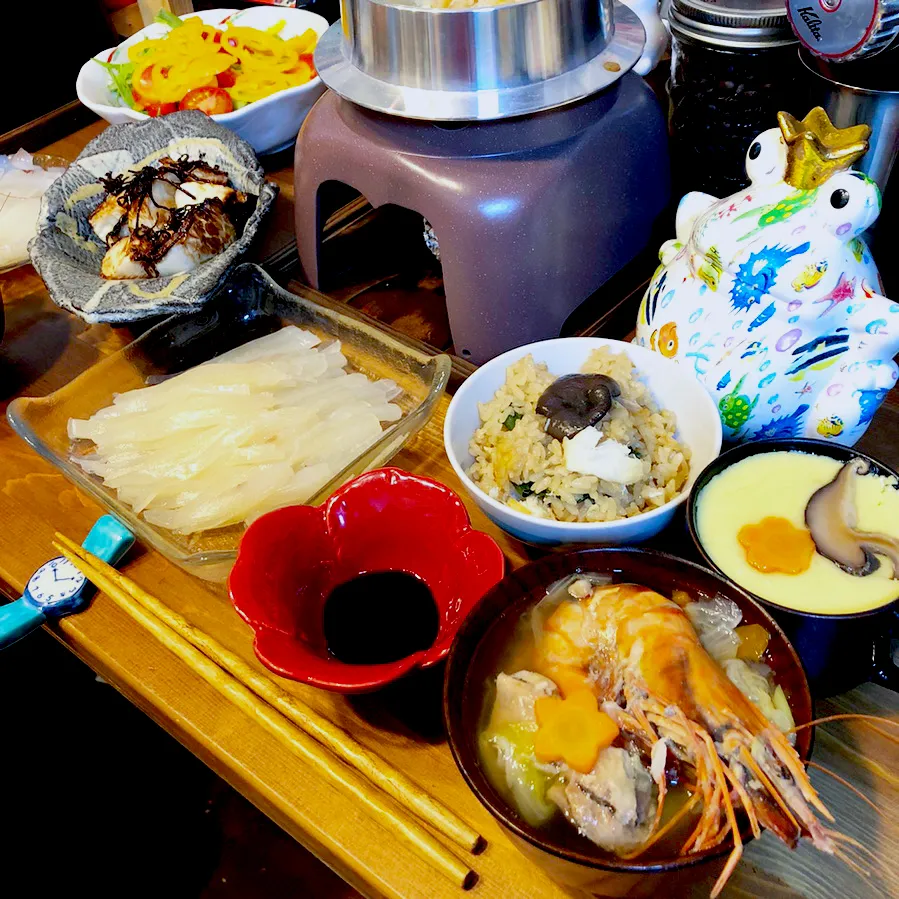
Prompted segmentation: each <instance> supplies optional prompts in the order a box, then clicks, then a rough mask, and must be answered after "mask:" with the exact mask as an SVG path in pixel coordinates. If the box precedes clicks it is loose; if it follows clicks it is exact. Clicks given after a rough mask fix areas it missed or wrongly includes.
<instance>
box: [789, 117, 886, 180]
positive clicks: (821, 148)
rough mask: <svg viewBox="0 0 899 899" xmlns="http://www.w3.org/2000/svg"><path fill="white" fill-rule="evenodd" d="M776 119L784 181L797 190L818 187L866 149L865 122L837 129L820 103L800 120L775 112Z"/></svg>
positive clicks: (868, 130) (868, 131)
mask: <svg viewBox="0 0 899 899" xmlns="http://www.w3.org/2000/svg"><path fill="white" fill-rule="evenodd" d="M777 122H778V124H779V125H780V130H781V133H782V134H783V138H784V140H785V141H786V143H787V171H786V175H785V176H784V181H786V182H787V184H789V185H790V186H791V187H795V188H796V189H797V190H812V188H815V187H818V186H820V185H821V184H823V183H824V182H825V181H827V179H828V178H830V177H831V176H832V175H835V174H836V173H837V172H842V171H843V170H844V169H848V168H849V166H851V165H852V163H853V162H855V160H856V159H859V158H861V157H862V156H864V155H865V153H867V152H868V138H869V137H870V136H871V129H870V128H869V127H868V126H867V125H853V126H852V127H851V128H837V127H836V126H835V125H834V124H833V122H831V120H830V118H829V117H828V115H827V113H826V112H825V111H824V110H823V109H822V108H821V107H820V106H816V107H815V108H814V109H813V110H812V111H811V112H810V113H809V114H808V115H807V116H806V117H805V118H804V119H802V121H800V120H799V119H797V118H795V117H794V116H791V115H790V114H789V113H788V112H779V113H778V114H777Z"/></svg>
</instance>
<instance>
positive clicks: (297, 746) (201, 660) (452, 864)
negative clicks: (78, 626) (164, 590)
mask: <svg viewBox="0 0 899 899" xmlns="http://www.w3.org/2000/svg"><path fill="white" fill-rule="evenodd" d="M56 536H57V539H58V541H59V542H55V543H54V544H53V546H54V547H55V548H56V549H57V550H58V551H59V552H61V553H62V555H64V556H65V557H66V558H67V559H68V560H69V561H70V562H72V564H74V565H75V566H76V567H78V568H79V569H80V570H81V571H82V572H83V573H84V575H85V576H86V577H87V578H88V579H89V580H90V581H92V582H93V583H94V584H95V585H96V586H97V587H99V588H100V589H101V590H102V591H103V593H105V594H106V595H107V596H108V597H109V598H110V599H112V600H113V601H114V602H115V603H116V604H117V605H118V606H119V607H120V608H122V609H123V610H124V611H125V612H126V613H127V614H128V615H130V616H131V617H132V618H133V619H134V620H135V621H137V622H138V623H139V624H140V625H141V626H143V627H144V628H145V629H146V630H148V631H149V632H150V633H152V634H153V635H154V636H155V637H156V638H157V639H158V640H159V642H160V643H162V644H163V646H165V647H166V648H167V649H169V650H170V651H171V652H173V653H174V654H175V655H177V656H178V657H179V658H180V659H182V660H183V661H184V662H186V663H187V664H188V665H189V666H190V668H191V669H192V670H193V671H194V672H195V673H196V674H198V675H199V676H200V677H202V678H203V680H205V681H206V682H207V683H208V684H210V686H212V687H214V688H215V689H216V690H218V691H219V693H221V694H222V695H223V696H225V697H226V698H227V699H229V700H230V701H231V702H233V703H234V704H235V705H236V706H237V707H238V708H240V709H241V710H243V711H244V712H246V713H247V714H248V715H249V716H250V717H252V718H253V719H255V720H256V721H258V722H259V723H260V724H261V725H262V726H263V727H265V728H266V729H267V730H268V731H269V732H270V733H272V734H273V735H274V736H275V737H277V739H278V740H279V741H280V742H281V743H282V744H284V745H285V746H286V747H287V748H288V749H290V750H291V751H292V752H294V753H295V754H296V755H298V756H300V757H301V758H302V759H303V760H304V761H305V762H307V763H308V764H310V765H311V766H312V767H314V768H316V769H317V770H318V771H319V772H321V773H322V774H324V775H325V776H327V777H328V778H329V779H330V780H331V781H332V782H333V783H334V784H335V786H337V787H338V788H339V789H340V790H341V791H342V792H344V793H346V794H347V795H348V796H350V797H351V798H353V799H355V800H357V801H358V802H359V803H360V804H361V805H362V806H363V807H364V809H365V810H366V811H367V812H368V813H369V815H370V816H371V817H372V818H373V819H374V820H375V821H377V822H378V823H380V824H382V825H383V826H384V827H386V828H387V829H389V830H391V831H393V832H394V833H395V834H397V835H398V836H399V837H400V838H401V839H403V840H404V841H405V842H406V843H407V844H408V845H409V846H410V848H411V849H413V850H414V851H415V852H416V853H417V854H418V855H419V856H420V857H421V858H423V859H424V860H425V861H427V862H428V863H429V864H431V866H432V867H434V868H436V869H437V870H438V871H440V873H442V874H443V875H445V876H446V877H448V878H449V879H450V880H451V881H452V882H453V883H455V884H456V885H457V886H459V887H461V888H462V889H463V890H467V889H471V887H473V886H474V885H475V883H477V880H478V875H477V874H476V873H475V872H474V871H473V870H471V868H470V867H469V866H468V865H466V864H464V863H463V862H461V861H460V860H459V859H458V858H456V856H455V855H453V854H452V853H451V852H449V851H448V850H447V849H446V848H445V847H444V846H443V845H442V844H441V843H440V842H438V841H437V840H436V839H435V838H434V837H432V836H431V835H430V834H429V833H428V832H427V831H426V830H425V829H424V828H423V827H421V825H420V824H418V823H417V822H416V821H415V820H414V819H410V818H406V817H404V816H403V815H402V814H401V813H400V812H399V811H398V810H395V809H394V808H392V807H391V806H390V805H388V804H387V803H386V802H385V801H384V800H383V798H382V796H381V794H380V792H379V791H377V790H372V789H371V785H370V784H369V783H368V781H366V780H365V779H363V778H362V777H360V776H359V774H358V773H356V772H355V771H353V770H350V769H348V768H347V767H346V766H344V765H343V764H340V763H339V762H336V760H335V759H334V758H333V757H332V756H331V755H330V753H328V752H327V751H326V750H325V749H323V747H322V746H321V744H319V743H318V742H317V741H316V740H315V739H313V738H312V737H311V736H310V735H309V734H307V733H306V732H305V731H304V730H303V729H302V728H301V727H297V726H296V725H294V724H292V723H291V722H290V721H288V720H286V718H285V716H284V715H283V714H281V712H279V711H276V710H275V709H274V708H272V707H271V706H270V705H269V704H268V703H267V702H261V701H260V699H259V698H258V697H257V696H256V695H255V694H254V693H253V691H252V690H251V689H249V687H247V686H246V685H244V684H243V683H242V682H241V681H240V680H239V679H238V678H236V677H234V676H233V675H231V674H229V673H228V672H227V671H225V670H223V668H222V667H220V666H219V665H218V664H217V663H216V662H215V661H213V659H212V658H210V657H208V656H207V655H205V654H204V652H202V651H201V649H199V648H198V646H197V645H195V644H194V643H193V642H192V640H197V641H198V642H199V641H200V640H203V642H204V643H207V644H208V645H209V646H214V647H217V648H218V649H219V650H221V651H222V653H223V654H224V655H225V656H229V655H233V654H231V653H229V652H228V651H227V650H225V649H224V647H222V646H221V645H220V644H218V643H216V641H214V640H213V639H212V638H211V637H209V636H208V635H206V634H203V633H202V631H199V630H198V629H197V628H194V627H192V626H191V625H190V624H189V623H188V622H187V621H186V620H185V619H184V618H182V617H181V616H180V615H178V614H177V613H176V612H173V611H172V610H171V609H169V608H168V607H167V606H165V605H164V604H163V603H161V602H160V601H159V600H158V599H155V597H152V596H150V594H148V593H146V591H144V590H141V588H140V587H138V586H137V585H136V584H134V583H133V582H131V581H129V580H128V579H127V578H126V577H125V576H124V575H122V574H120V573H119V572H118V571H116V570H115V569H114V568H112V567H111V566H109V565H107V564H106V563H105V562H103V561H102V560H101V559H98V558H97V557H96V556H94V555H92V554H91V553H89V552H87V551H86V550H84V549H83V548H82V547H80V546H78V545H77V544H75V543H73V541H71V540H69V539H68V538H67V537H65V536H64V535H62V534H57V535H56ZM125 584H127V586H125ZM132 591H133V592H134V593H135V594H137V596H139V597H140V599H139V600H138V598H137V596H135V595H132ZM144 600H146V601H147V602H148V606H147V607H144V605H143V603H144ZM150 606H152V610H151V608H150ZM156 608H159V610H160V612H161V613H162V614H161V615H160V616H157V614H156V611H155V609H156ZM163 616H164V617H163ZM170 621H171V625H170V624H169V622H170ZM182 631H183V633H181V632H182ZM188 634H190V638H188V636H187V635H188ZM234 659H237V657H236V656H234ZM238 661H240V660H238ZM241 664H242V665H245V664H246V663H243V662H241ZM246 667H247V668H249V666H246ZM250 670H251V671H252V669H250ZM254 674H256V672H254ZM257 676H259V675H257ZM272 686H275V687H276V689H280V688H277V686H276V685H275V684H272ZM281 692H284V691H281ZM284 695H285V696H287V697H288V698H289V699H293V697H290V696H289V694H286V693H285V694H284ZM308 711H309V712H311V709H309V710H308ZM313 715H314V713H313ZM337 730H339V729H337ZM347 739H350V738H347ZM361 748H362V747H359V749H361ZM369 755H372V754H370V753H369ZM372 758H377V757H376V756H373V755H372ZM378 761H379V762H380V764H381V765H382V766H383V765H384V764H385V763H384V762H383V761H381V760H378ZM416 789H418V788H416ZM395 792H397V791H396V790H395ZM424 795H427V794H424ZM397 798H401V794H399V793H398V792H397ZM428 798H429V799H430V797H428ZM401 801H405V797H402V798H401ZM431 802H432V803H433V804H434V805H435V806H436V803H434V801H433V800H432V801H431Z"/></svg>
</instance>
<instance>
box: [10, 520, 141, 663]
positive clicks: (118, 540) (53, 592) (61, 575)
mask: <svg viewBox="0 0 899 899" xmlns="http://www.w3.org/2000/svg"><path fill="white" fill-rule="evenodd" d="M133 543H134V535H133V534H132V533H131V531H129V530H128V529H127V528H126V527H125V526H124V525H123V524H121V523H120V522H119V521H118V519H116V518H113V516H112V515H103V516H102V517H101V518H98V519H97V521H96V522H94V526H93V527H92V528H91V529H90V532H89V533H88V535H87V537H85V538H84V544H83V546H84V548H85V549H86V550H87V551H88V552H90V553H92V554H93V555H95V556H97V557H98V558H100V559H102V560H103V561H104V562H107V563H108V564H110V565H115V564H116V563H118V562H119V561H120V560H121V559H122V557H123V556H124V555H125V553H127V552H128V550H129V549H130V548H131V546H132V545H133ZM92 592H93V586H92V584H91V583H90V582H89V581H88V580H87V578H85V576H84V575H83V574H82V573H81V571H79V570H78V568H76V567H75V566H74V565H73V564H72V563H71V562H70V561H69V560H68V559H66V558H65V557H64V556H57V557H56V558H54V559H50V560H49V561H48V562H45V563H44V564H43V565H41V567H40V568H38V569H37V571H35V572H34V574H33V575H31V577H30V578H29V579H28V583H27V584H26V586H25V592H24V593H23V594H22V596H21V597H20V598H19V599H17V600H16V601H15V602H12V603H9V604H8V605H5V606H2V607H0V649H4V648H5V647H7V646H9V645H10V644H11V643H15V641H16V640H18V639H20V638H21V637H24V636H25V635H26V634H29V633H31V631H33V630H35V629H36V628H38V627H40V626H41V625H42V624H43V623H44V622H45V621H47V619H48V618H61V617H62V616H63V615H71V614H72V613H74V612H80V611H81V610H82V609H84V608H86V606H87V604H88V601H89V600H90V597H91V593H92Z"/></svg>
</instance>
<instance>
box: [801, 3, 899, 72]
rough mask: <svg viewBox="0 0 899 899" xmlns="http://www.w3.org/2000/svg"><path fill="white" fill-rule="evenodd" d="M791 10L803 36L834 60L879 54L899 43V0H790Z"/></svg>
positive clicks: (818, 53) (819, 52)
mask: <svg viewBox="0 0 899 899" xmlns="http://www.w3.org/2000/svg"><path fill="white" fill-rule="evenodd" d="M787 14H788V15H789V17H790V23H791V24H792V26H793V31H795V32H796V36H797V37H798V38H799V40H800V41H801V42H802V43H803V44H804V45H805V46H806V47H807V48H808V49H809V50H810V51H811V52H812V53H814V54H815V56H820V57H822V58H824V59H829V60H832V61H834V62H850V61H851V60H853V59H861V58H862V57H865V56H875V55H876V54H878V53H882V52H883V51H884V50H887V49H889V48H891V47H896V45H897V43H899V0H787ZM893 65H899V61H896V60H894V61H893Z"/></svg>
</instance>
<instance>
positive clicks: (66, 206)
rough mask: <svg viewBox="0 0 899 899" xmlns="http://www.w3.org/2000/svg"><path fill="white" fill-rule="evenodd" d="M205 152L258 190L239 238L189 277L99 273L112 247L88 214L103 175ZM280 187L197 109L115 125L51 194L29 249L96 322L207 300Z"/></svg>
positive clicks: (60, 299)
mask: <svg viewBox="0 0 899 899" xmlns="http://www.w3.org/2000/svg"><path fill="white" fill-rule="evenodd" d="M183 154H187V155H188V156H189V157H191V158H192V159H196V158H198V157H200V156H202V157H203V158H204V159H205V160H206V161H207V162H209V163H211V164H214V165H217V166H219V167H220V168H222V169H224V170H225V171H226V172H227V173H228V175H229V177H230V179H231V183H232V184H233V185H234V186H235V187H236V188H237V189H238V190H242V191H244V192H246V193H248V194H251V195H253V196H255V197H256V198H257V199H256V206H255V209H254V210H253V212H252V214H251V215H250V217H249V219H248V220H247V222H246V224H245V226H244V228H243V232H242V233H241V235H240V236H239V237H238V239H237V240H236V241H235V242H234V243H233V244H231V246H229V247H228V248H227V249H226V250H225V251H224V252H222V253H220V254H219V255H218V256H215V257H214V258H212V259H210V260H209V261H207V262H204V263H203V264H202V265H201V266H199V267H198V268H196V269H194V270H193V271H192V272H189V273H187V274H185V275H175V276H172V277H168V278H146V279H140V280H129V281H107V280H105V279H103V278H101V277H100V262H101V260H102V259H103V253H104V252H105V246H104V245H103V244H102V243H101V242H100V241H99V240H98V239H97V237H96V236H95V235H94V234H93V231H92V230H91V228H90V225H89V224H88V221H87V219H88V216H89V215H90V214H91V213H92V212H93V211H94V209H95V208H96V207H97V204H98V203H99V201H100V199H101V197H102V195H103V188H102V186H101V185H100V184H99V182H98V180H97V179H98V178H100V177H102V176H104V175H106V174H107V173H108V172H112V173H113V174H116V173H119V172H122V171H124V170H125V169H127V168H129V167H131V166H136V167H140V166H142V165H146V164H147V163H149V162H152V161H154V160H156V159H158V158H159V157H160V156H164V155H170V156H174V157H178V156H181V155H183ZM277 193H278V189H277V187H275V186H274V185H273V184H270V183H269V182H267V181H266V180H265V177H264V175H263V171H262V167H261V166H260V165H259V161H258V160H257V159H256V155H255V154H254V153H253V150H252V149H251V148H250V145H249V144H248V143H246V141H243V140H241V139H240V138H239V137H238V136H237V135H236V134H234V133H233V132H232V131H230V130H229V129H227V128H225V127H223V126H222V125H218V124H216V123H215V122H213V121H212V120H211V119H210V118H209V117H208V116H206V115H205V114H204V113H202V112H198V111H195V110H191V111H187V112H176V113H172V114H171V115H167V116H162V117H160V118H155V119H148V120H147V121H145V122H139V123H135V124H125V125H111V126H110V127H109V128H107V129H106V130H105V131H104V132H103V133H102V134H100V135H99V136H98V137H96V138H95V139H94V140H92V141H91V142H90V143H89V144H88V145H87V146H86V147H85V148H84V150H83V151H82V152H81V154H80V155H79V156H78V158H77V159H76V160H75V162H74V163H72V165H71V167H70V168H69V169H68V171H67V172H66V173H65V174H64V175H62V176H61V177H60V178H59V179H58V180H57V181H55V182H54V183H53V184H52V185H51V186H50V187H49V188H48V189H47V192H46V193H45V194H44V199H43V203H42V205H41V214H40V218H39V219H38V232H37V235H36V236H35V237H34V239H33V240H32V241H31V243H30V244H29V245H28V251H29V253H30V255H31V261H32V263H33V264H34V267H35V268H36V269H37V270H38V272H39V273H40V275H41V277H42V278H43V279H44V282H45V283H46V285H47V290H48V291H49V292H50V296H51V297H52V298H53V300H54V302H56V303H57V304H58V305H60V306H62V307H63V309H67V310H68V311H69V312H74V313H75V314H76V315H80V316H81V318H83V319H85V321H89V322H109V323H111V324H123V323H125V322H133V321H137V320H138V319H142V318H150V317H153V316H157V315H163V314H166V315H168V314H171V313H173V312H184V311H187V310H189V309H194V308H196V307H197V306H201V305H202V304H203V303H204V302H205V301H206V300H207V299H208V298H209V297H210V296H211V295H212V293H213V292H214V291H215V288H216V287H217V286H218V284H219V283H220V282H221V281H222V279H223V278H224V276H225V275H226V274H227V273H228V271H229V270H230V269H231V268H232V267H233V266H234V265H235V264H236V263H237V262H238V260H239V259H240V257H241V256H242V255H243V254H244V253H245V252H246V251H247V249H248V248H249V246H250V243H251V242H252V240H253V238H254V237H255V235H256V232H257V231H258V229H259V225H260V223H261V222H262V219H263V218H264V216H265V214H266V212H268V209H269V207H270V206H271V204H272V202H273V201H274V199H275V196H276V195H277Z"/></svg>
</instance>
